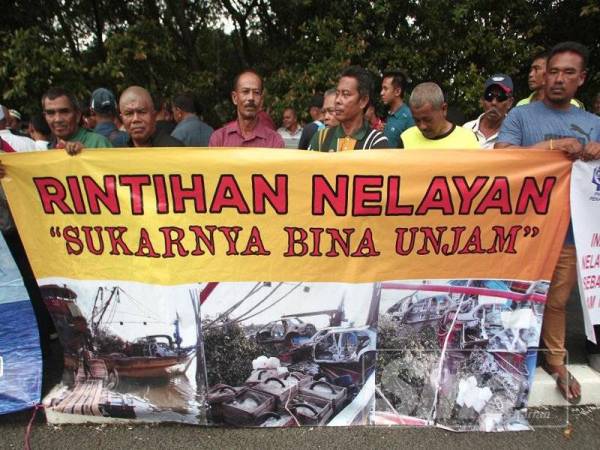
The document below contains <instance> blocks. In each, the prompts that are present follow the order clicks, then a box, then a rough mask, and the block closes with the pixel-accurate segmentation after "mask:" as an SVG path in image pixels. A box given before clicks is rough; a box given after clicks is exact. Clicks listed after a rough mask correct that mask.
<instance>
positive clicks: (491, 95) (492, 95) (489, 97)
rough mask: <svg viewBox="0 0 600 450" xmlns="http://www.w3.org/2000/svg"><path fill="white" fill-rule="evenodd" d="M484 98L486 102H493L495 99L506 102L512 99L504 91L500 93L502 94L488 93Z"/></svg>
mask: <svg viewBox="0 0 600 450" xmlns="http://www.w3.org/2000/svg"><path fill="white" fill-rule="evenodd" d="M483 98H484V99H485V101H486V102H491V101H492V100H494V99H496V100H498V101H499V102H505V101H506V100H508V99H509V98H510V95H508V94H507V93H506V92H504V91H500V92H494V91H486V92H485V94H483Z"/></svg>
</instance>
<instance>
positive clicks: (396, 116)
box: [388, 102, 406, 119]
mask: <svg viewBox="0 0 600 450" xmlns="http://www.w3.org/2000/svg"><path fill="white" fill-rule="evenodd" d="M405 105H406V103H404V102H402V104H401V105H400V107H399V108H398V109H397V110H396V111H392V110H391V109H390V110H389V111H388V116H394V117H395V118H396V119H398V118H400V111H402V110H403V109H404V106H405Z"/></svg>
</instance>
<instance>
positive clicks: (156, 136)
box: [65, 86, 185, 155]
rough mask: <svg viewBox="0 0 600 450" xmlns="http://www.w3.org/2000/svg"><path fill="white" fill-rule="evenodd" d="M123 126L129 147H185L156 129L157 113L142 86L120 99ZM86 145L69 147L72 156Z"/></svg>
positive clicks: (126, 92)
mask: <svg viewBox="0 0 600 450" xmlns="http://www.w3.org/2000/svg"><path fill="white" fill-rule="evenodd" d="M119 110H120V111H121V120H122V121H123V126H124V127H125V130H126V131H127V134H129V140H128V141H127V147H185V145H184V143H183V142H181V141H180V140H179V139H175V138H174V137H172V136H171V135H169V134H168V133H166V132H164V131H162V130H160V129H158V128H157V127H156V116H157V112H156V110H155V108H154V102H153V101H152V96H151V95H150V93H149V92H148V91H147V90H146V89H144V88H143V87H140V86H130V87H128V88H127V89H125V90H124V91H123V93H122V94H121V97H120V98H119ZM85 147H86V145H85V144H83V145H81V144H79V145H73V146H67V147H65V149H66V150H67V153H69V154H70V155H75V154H77V153H79V152H81V151H82V150H83V148H85Z"/></svg>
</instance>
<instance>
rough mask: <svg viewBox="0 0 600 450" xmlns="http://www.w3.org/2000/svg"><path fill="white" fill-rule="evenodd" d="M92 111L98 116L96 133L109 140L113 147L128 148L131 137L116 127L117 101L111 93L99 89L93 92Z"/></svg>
mask: <svg viewBox="0 0 600 450" xmlns="http://www.w3.org/2000/svg"><path fill="white" fill-rule="evenodd" d="M90 110H91V111H92V113H93V114H94V115H95V116H96V126H95V127H94V132H95V133H98V134H101V135H102V136H104V137H105V138H107V139H108V140H109V141H110V143H111V144H112V145H113V147H127V140H128V139H129V136H128V135H127V133H125V132H124V131H121V130H119V129H118V128H117V126H116V125H115V117H116V116H117V101H116V99H115V96H114V95H113V93H112V92H111V91H109V90H108V89H105V88H98V89H96V90H95V91H94V92H92V102H91V104H90Z"/></svg>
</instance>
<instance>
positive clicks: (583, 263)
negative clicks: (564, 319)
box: [571, 161, 600, 343]
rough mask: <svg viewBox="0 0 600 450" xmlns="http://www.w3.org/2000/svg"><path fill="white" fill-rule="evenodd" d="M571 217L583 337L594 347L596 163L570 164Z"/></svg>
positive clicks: (599, 201)
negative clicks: (582, 318) (583, 326)
mask: <svg viewBox="0 0 600 450" xmlns="http://www.w3.org/2000/svg"><path fill="white" fill-rule="evenodd" d="M571 217H572V219H573V231H574V234H575V246H576V247H577V273H578V275H579V293H580V295H581V303H582V307H583V317H584V322H585V333H586V335H587V337H588V339H589V340H590V341H592V342H594V343H596V337H595V335H594V325H597V324H600V161H594V162H588V163H584V162H581V161H577V162H576V163H575V164H573V172H572V175H571Z"/></svg>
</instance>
